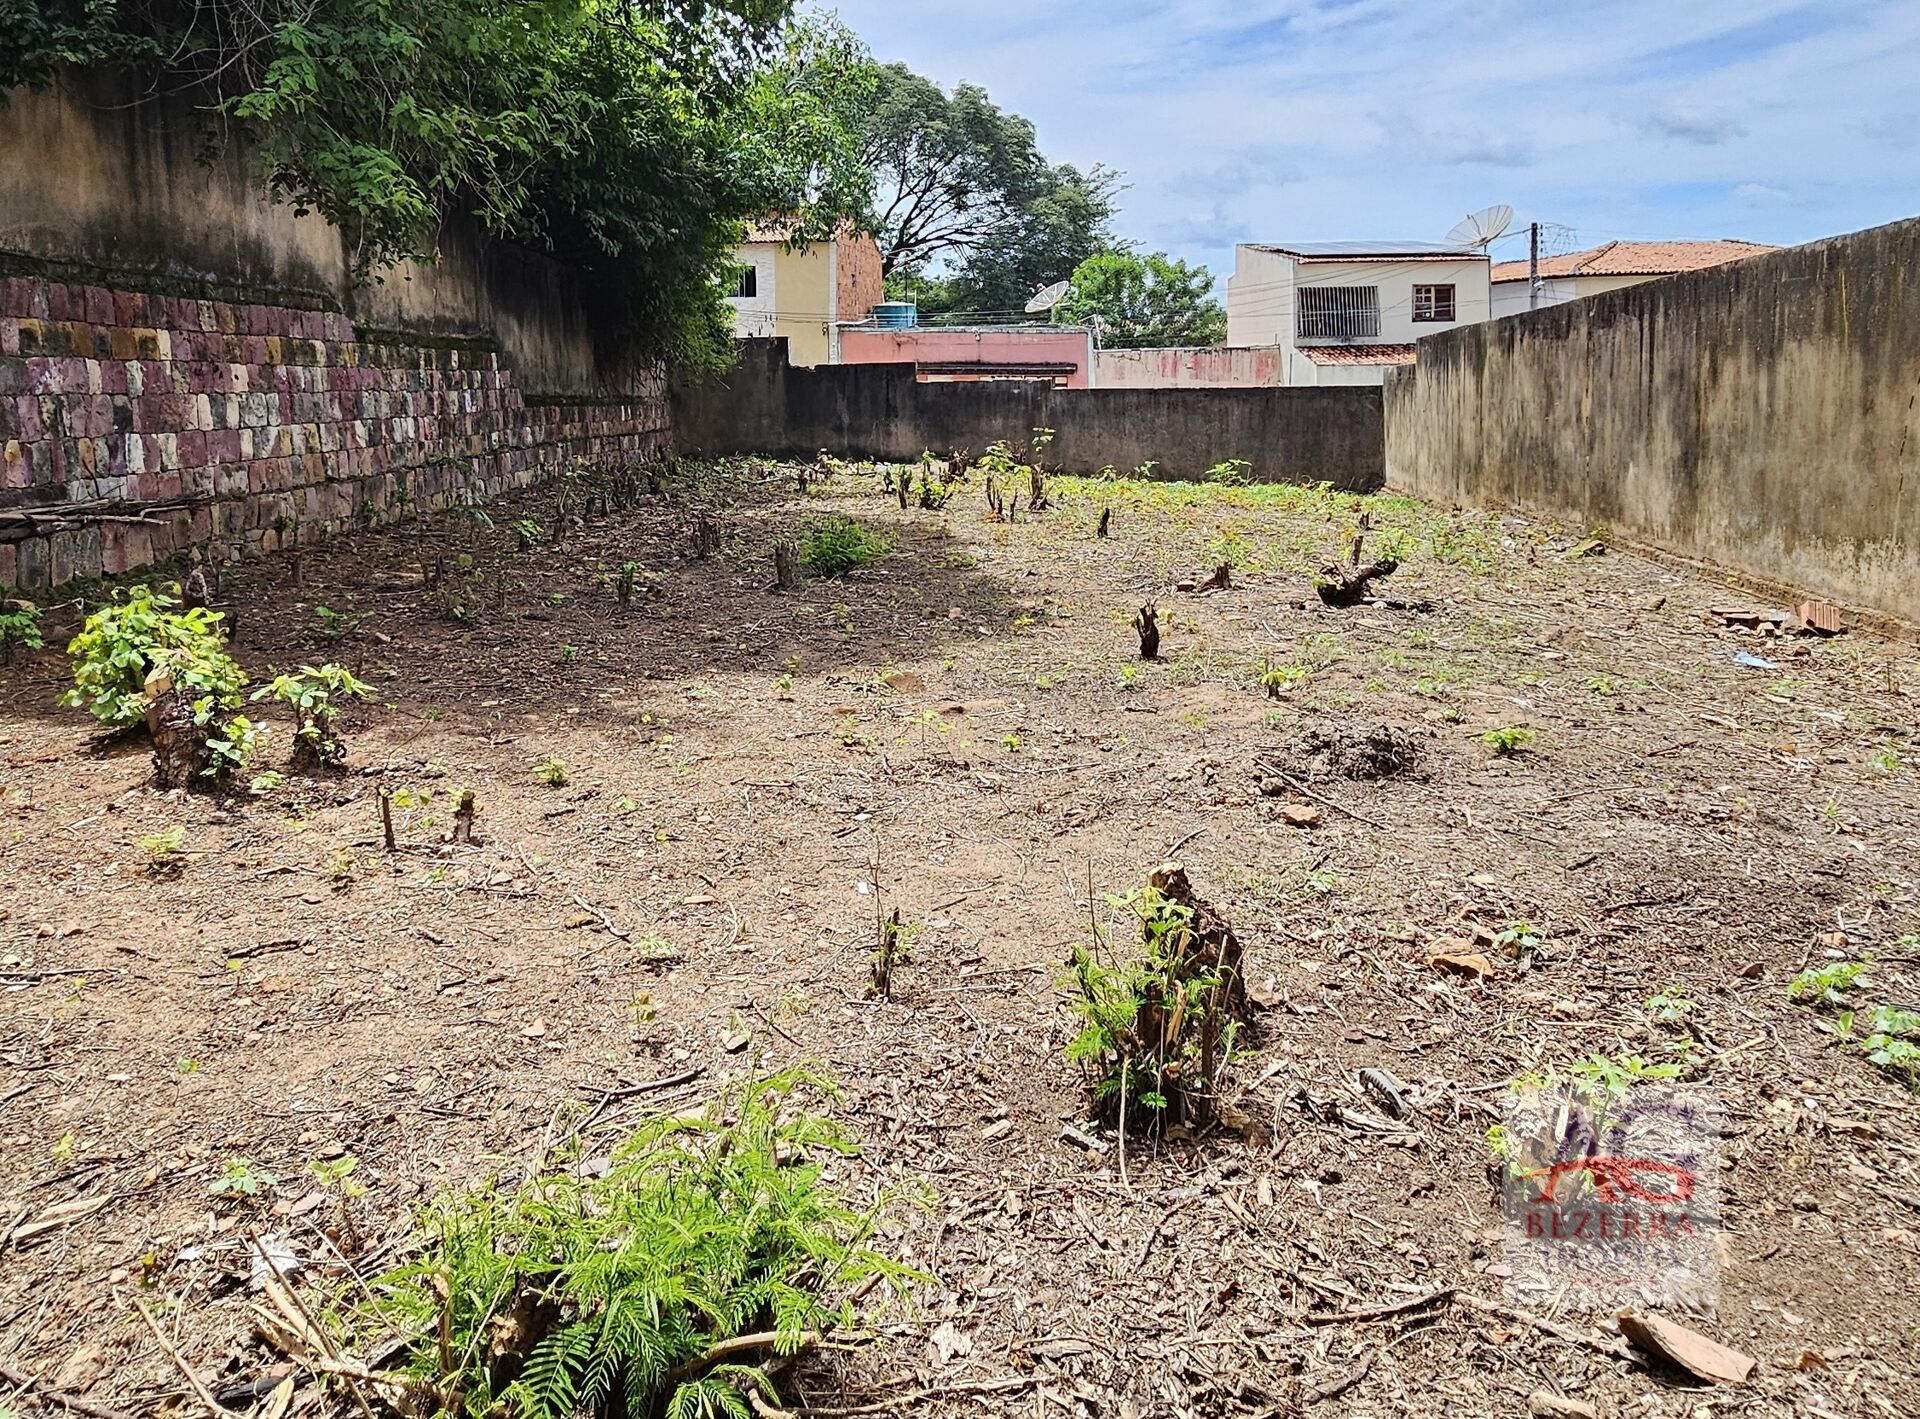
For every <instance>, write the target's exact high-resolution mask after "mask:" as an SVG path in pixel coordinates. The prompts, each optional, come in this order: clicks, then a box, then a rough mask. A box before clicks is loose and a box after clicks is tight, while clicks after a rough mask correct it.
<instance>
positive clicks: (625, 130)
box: [0, 0, 872, 363]
mask: <svg viewBox="0 0 1920 1419" xmlns="http://www.w3.org/2000/svg"><path fill="white" fill-rule="evenodd" d="M792 11H793V0H533V3H527V0H0V36H5V37H6V41H7V43H6V44H5V45H4V46H0V91H4V89H6V88H8V87H11V86H14V85H17V84H22V83H25V84H45V83H48V82H51V81H52V80H53V79H54V78H55V77H57V76H58V74H59V73H60V72H61V71H62V70H63V69H64V68H66V67H68V66H78V67H82V68H113V69H116V70H120V71H124V72H125V73H126V74H127V76H128V78H129V81H130V85H131V87H132V89H133V91H134V92H135V93H137V94H138V95H140V96H141V97H143V98H146V97H151V96H154V95H156V94H169V93H170V94H175V95H180V96H187V97H188V99H189V101H191V102H194V103H197V104H199V105H201V106H202V107H203V108H204V109H205V110H206V111H207V112H208V114H209V116H210V117H214V116H217V117H218V119H219V121H220V122H222V123H224V124H226V125H227V126H228V127H230V128H238V129H239V130H240V131H242V132H243V133H245V134H246V135H247V136H248V137H249V138H250V139H251V140H252V143H253V146H254V147H255V148H256V150H257V151H258V152H259V154H260V156H261V159H262V161H263V164H264V168H265V173H266V176H267V179H268V181H269V183H270V184H271V186H272V188H273V190H274V191H275V193H276V194H277V195H279V196H280V197H282V198H284V199H285V200H287V201H289V202H291V203H293V204H294V205H296V206H297V207H300V208H303V209H310V210H314V211H317V212H319V213H321V214H322V215H323V216H325V217H326V218H327V219H328V220H330V221H332V222H333V223H335V224H336V225H337V226H339V227H340V229H341V230H342V232H343V233H344V234H345V236H346V238H347V240H348V244H349V248H350V250H351V251H352V252H353V253H354V255H355V258H356V261H357V263H358V266H359V268H360V270H361V272H362V273H363V274H370V273H372V272H374V271H376V270H377V269H378V268H380V267H382V266H385V265H389V264H391V263H392V262H395V261H397V260H400V259H403V258H406V257H423V258H430V257H431V256H432V255H433V252H434V249H435V246H436V243H437V240H438V233H439V230H440V226H441V223H442V220H443V219H444V218H445V217H446V216H447V215H448V214H449V213H454V212H464V213H466V214H469V215H471V216H472V217H473V218H475V219H477V220H478V222H479V223H480V225H481V226H482V227H483V228H484V229H486V230H488V231H491V232H494V233H496V234H499V235H503V236H508V237H513V238H515V239H517V240H520V241H524V242H527V243H530V244H532V245H535V246H538V247H542V248H544V249H546V250H549V251H551V252H552V253H554V254H555V255H556V256H559V257H561V258H562V259H564V260H567V261H569V262H571V263H573V264H575V265H578V266H580V267H583V268H585V269H586V270H588V271H589V272H591V273H592V274H593V276H594V277H595V278H596V283H597V286H598V288H599V289H600V290H602V291H603V292H604V293H605V296H606V301H605V313H606V318H607V319H608V321H609V322H610V324H612V325H613V326H614V327H615V328H617V329H619V330H620V332H621V334H622V336H623V337H624V338H625V339H627V340H628V341H630V342H632V343H634V344H636V345H638V346H639V348H640V349H641V351H642V352H643V353H650V354H654V355H657V356H661V357H663V358H667V359H672V360H678V361H682V362H691V363H702V362H707V361H709V360H712V359H715V358H718V357H719V355H720V353H721V351H723V350H724V348H725V331H726V324H725V320H724V310H723V303H722V299H721V294H720V287H719V285H718V282H717V280H716V277H717V276H718V275H719V274H720V273H721V272H722V271H723V270H725V269H726V267H727V266H728V264H729V263H730V261H731V258H732V250H733V247H734V245H735V244H736V243H737V241H738V239H739V236H740V232H741V224H742V222H743V220H744V219H746V218H748V217H751V216H754V215H758V214H761V213H764V212H767V211H771V210H796V209H797V210H801V211H802V212H803V213H804V214H805V215H806V217H807V221H808V224H809V227H818V228H824V227H825V226H827V225H830V224H831V222H832V220H833V219H834V218H835V217H836V216H838V215H842V214H851V213H857V212H860V211H861V210H863V209H864V208H865V206H866V205H867V204H866V177H865V173H864V169H863V167H862V165H861V163H860V161H859V154H858V151H857V148H856V145H855V143H854V138H853V132H852V127H853V118H852V116H853V115H854V114H856V113H858V112H861V111H862V110H863V103H862V100H861V95H862V93H863V92H866V91H867V90H868V89H870V86H871V81H872V70H871V64H870V61H868V60H867V58H866V56H865V54H864V51H862V50H860V49H859V46H858V44H857V41H853V40H852V38H851V36H850V35H847V34H846V32H845V31H842V30H838V29H837V28H834V27H831V26H827V25H824V24H822V23H818V22H807V23H802V22H798V21H795V20H794V19H793V18H792ZM0 101H4V93H3V92H0Z"/></svg>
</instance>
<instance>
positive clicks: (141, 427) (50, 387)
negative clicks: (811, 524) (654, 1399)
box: [0, 274, 666, 589]
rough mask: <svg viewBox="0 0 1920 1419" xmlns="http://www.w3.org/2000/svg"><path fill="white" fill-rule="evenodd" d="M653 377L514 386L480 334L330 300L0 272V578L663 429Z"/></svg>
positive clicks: (322, 531) (240, 551)
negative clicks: (376, 325) (543, 394)
mask: <svg viewBox="0 0 1920 1419" xmlns="http://www.w3.org/2000/svg"><path fill="white" fill-rule="evenodd" d="M665 426H666V414H665V406H664V401H663V399H662V397H661V393H660V391H659V389H658V388H657V387H652V388H640V389H638V390H636V392H635V393H634V394H632V396H631V397H619V398H613V399H592V398H588V397H584V396H570V395H569V396H556V397H552V398H533V397H529V396H528V395H527V394H526V393H525V392H523V390H522V388H521V387H520V384H519V381H518V380H517V378H516V375H515V370H514V367H513V364H512V362H511V360H509V359H507V358H505V357H503V355H502V353H501V351H500V349H499V348H498V347H497V345H495V344H494V343H493V342H492V341H489V340H485V339H467V338H432V337H425V336H417V335H407V334H401V333H394V332H382V331H375V330H369V329H362V328H357V327H356V326H355V324H354V323H353V321H352V320H351V319H350V318H349V317H348V316H347V315H345V314H343V313H342V312H340V311H337V310H326V309H307V308H301V307H299V306H295V305H288V304H264V303H259V302H253V301H246V300H242V299H237V298H212V297H210V296H207V295H196V294H193V293H186V294H170V293H164V292H162V291H156V290H144V291H143V290H130V289H119V288H117V287H108V286H105V285H98V284H86V283H83V282H79V281H71V280H63V279H60V278H59V277H58V276H57V275H41V274H28V275H15V276H10V277H6V278H5V279H4V281H0V586H18V587H21V588H23V589H38V588H43V587H48V586H55V585H59V584H60V583H62V582H66V581H70V580H73V579H75V578H80V577H94V576H99V575H102V574H106V575H112V574H116V573H120V572H124V571H129V570H132V569H134V568H137V567H140V566H144V565H146V564H148V563H151V562H154V561H159V560H163V559H165V558H168V557H170V556H172V555H174V554H176V553H178V552H180V551H181V550H183V549H184V548H186V547H187V546H188V545H190V544H202V545H205V546H207V547H209V548H210V549H211V550H212V551H213V552H214V553H215V554H217V555H224V556H252V555H258V554H260V553H263V552H271V551H273V550H275V549H277V548H280V547H283V546H290V545H293V544H295V543H297V542H300V541H303V540H309V539H312V538H315V537H324V536H326V535H327V534H328V533H331V532H334V531H337V530H339V529H342V528H346V527H351V526H361V525H372V524H374V523H377V522H380V521H383V520H386V519H388V518H391V517H393V516H396V515H398V514H399V513H400V512H402V511H405V510H407V509H408V508H418V509H439V508H443V507H447V506H450V505H454V504H458V503H462V502H467V501H477V500H479V499H483V498H487V497H491V496H493V495H495V494H497V493H500V492H502V491H505V490H507V489H510V488H517V487H522V486H525V485H526V484H528V483H531V482H534V481H536V480H537V479H538V478H540V477H542V476H544V475H546V474H548V473H551V472H553V471H555V470H556V469H558V468H559V467H561V466H564V465H565V464H566V463H568V462H569V461H571V460H575V459H592V460H612V459H623V458H632V457H638V456H641V455H644V454H645V453H647V452H649V451H651V450H652V449H654V448H656V447H658V446H660V445H661V444H662V443H663V442H664V441H665V438H666V427H665Z"/></svg>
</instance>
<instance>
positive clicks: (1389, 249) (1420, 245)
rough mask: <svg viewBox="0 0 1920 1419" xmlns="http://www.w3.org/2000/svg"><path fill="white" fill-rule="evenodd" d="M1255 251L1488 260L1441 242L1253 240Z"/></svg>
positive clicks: (1310, 257) (1309, 257)
mask: <svg viewBox="0 0 1920 1419" xmlns="http://www.w3.org/2000/svg"><path fill="white" fill-rule="evenodd" d="M1248 245H1249V246H1250V247H1252V248H1253V250H1255V251H1270V252H1272V253H1273V254H1274V255H1276V256H1291V257H1293V258H1295V259H1296V260H1299V261H1484V260H1485V259H1486V253H1485V252H1481V251H1462V250H1461V249H1460V248H1459V247H1457V246H1448V245H1447V244H1446V243H1445V242H1438V241H1296V242H1289V243H1287V244H1286V245H1284V246H1268V245H1266V244H1264V243H1262V242H1249V243H1248Z"/></svg>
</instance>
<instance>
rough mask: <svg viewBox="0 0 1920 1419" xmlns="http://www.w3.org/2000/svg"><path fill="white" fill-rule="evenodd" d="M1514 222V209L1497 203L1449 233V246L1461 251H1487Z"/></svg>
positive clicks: (1460, 223)
mask: <svg viewBox="0 0 1920 1419" xmlns="http://www.w3.org/2000/svg"><path fill="white" fill-rule="evenodd" d="M1512 221H1513V208H1511V207H1509V206H1508V205H1507V204H1506V203H1504V202H1501V203H1497V204H1496V205H1494V206H1492V207H1488V208H1486V209H1484V210H1483V211H1479V212H1475V213H1474V214H1473V215H1472V216H1470V217H1465V218H1463V219H1461V220H1460V221H1459V222H1457V223H1456V224H1455V225H1454V228H1453V230H1452V231H1450V232H1448V233H1447V245H1448V246H1451V247H1457V248H1458V249H1459V250H1461V251H1485V250H1486V249H1487V247H1489V246H1491V245H1492V244H1493V241H1494V239H1495V238H1496V237H1498V236H1499V235H1500V234H1501V233H1502V232H1504V231H1505V230H1506V229H1507V227H1508V226H1509V225H1510V224H1511V223H1512Z"/></svg>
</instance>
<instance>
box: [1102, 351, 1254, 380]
mask: <svg viewBox="0 0 1920 1419" xmlns="http://www.w3.org/2000/svg"><path fill="white" fill-rule="evenodd" d="M1282 354H1283V351H1282V350H1281V348H1280V347H1279V346H1278V345H1238V346H1236V345H1195V346H1167V347H1164V348H1159V349H1148V350H1102V351H1101V352H1100V353H1099V355H1098V356H1096V357H1095V360H1094V381H1093V382H1094V386H1095V387H1096V388H1099V389H1227V388H1234V389H1240V388H1258V387H1260V386H1263V385H1265V386H1278V385H1282V384H1285V383H1286V382H1287V371H1286V364H1285V362H1284V361H1283V360H1282V358H1281V356H1282Z"/></svg>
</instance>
